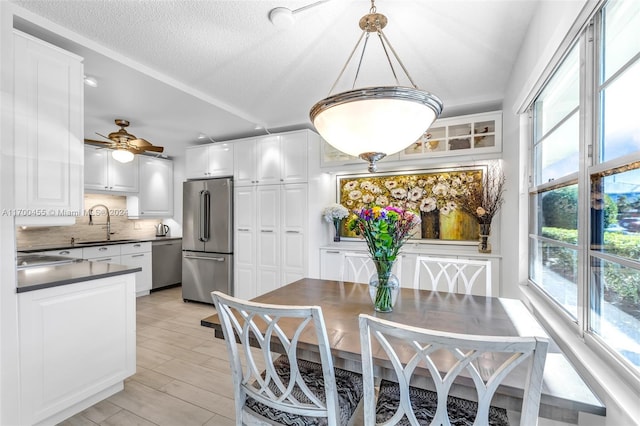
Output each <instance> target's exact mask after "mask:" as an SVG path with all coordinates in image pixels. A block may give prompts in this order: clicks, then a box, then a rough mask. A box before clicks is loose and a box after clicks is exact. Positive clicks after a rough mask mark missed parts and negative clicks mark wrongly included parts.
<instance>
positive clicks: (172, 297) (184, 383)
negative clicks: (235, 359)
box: [60, 287, 235, 426]
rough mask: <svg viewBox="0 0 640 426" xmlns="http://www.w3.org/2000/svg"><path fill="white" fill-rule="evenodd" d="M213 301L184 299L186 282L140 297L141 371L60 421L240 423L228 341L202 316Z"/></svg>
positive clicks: (175, 425) (124, 425) (169, 425)
mask: <svg viewBox="0 0 640 426" xmlns="http://www.w3.org/2000/svg"><path fill="white" fill-rule="evenodd" d="M213 313H215V310H214V308H213V306H209V305H205V304H199V303H184V302H183V301H182V294H181V289H180V287H174V288H170V289H167V290H161V291H157V292H154V293H151V294H150V295H149V296H143V297H138V298H137V372H136V374H135V375H134V376H132V377H130V378H128V379H127V380H126V381H125V385H124V390H123V391H121V392H119V393H117V394H115V395H113V396H111V397H110V398H107V399H105V400H104V401H101V402H99V403H97V404H95V405H94V406H92V407H89V408H88V409H86V410H84V411H82V412H81V413H78V414H76V415H75V416H73V417H71V418H69V419H67V420H65V421H64V422H62V423H61V424H60V425H64V426H72V425H87V426H91V425H114V426H129V425H139V426H147V425H166V426H189V425H198V426H202V425H205V426H226V425H235V420H234V419H235V415H234V408H233V383H232V379H231V374H230V369H229V362H228V360H227V352H226V348H225V346H224V341H222V340H219V339H214V337H213V331H212V330H211V329H208V328H204V327H202V326H201V325H200V320H201V319H202V318H204V317H207V316H209V315H211V314H213Z"/></svg>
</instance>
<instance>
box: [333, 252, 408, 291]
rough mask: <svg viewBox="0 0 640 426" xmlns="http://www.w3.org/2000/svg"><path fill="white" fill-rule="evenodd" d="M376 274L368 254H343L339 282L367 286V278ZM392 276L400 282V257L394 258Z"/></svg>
mask: <svg viewBox="0 0 640 426" xmlns="http://www.w3.org/2000/svg"><path fill="white" fill-rule="evenodd" d="M375 272H376V266H375V264H374V263H373V260H372V259H371V255H369V254H368V253H357V252H344V253H342V262H341V264H340V280H342V281H347V280H348V281H351V282H354V283H361V284H367V283H369V278H371V276H372V275H373V274H374V273H375ZM392 272H393V274H394V275H395V276H396V277H398V281H401V280H402V256H401V255H400V256H398V257H397V258H396V261H395V263H394V264H393V270H392Z"/></svg>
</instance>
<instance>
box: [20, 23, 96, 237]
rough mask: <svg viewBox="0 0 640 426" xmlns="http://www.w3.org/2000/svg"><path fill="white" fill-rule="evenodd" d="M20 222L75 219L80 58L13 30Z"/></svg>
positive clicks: (79, 181)
mask: <svg viewBox="0 0 640 426" xmlns="http://www.w3.org/2000/svg"><path fill="white" fill-rule="evenodd" d="M14 52H15V54H14V59H15V63H14V66H15V72H14V87H13V90H14V107H15V114H14V117H15V118H14V136H15V139H14V140H15V143H14V154H15V163H14V166H15V172H14V173H15V207H16V212H22V214H21V215H20V214H19V215H18V217H17V218H16V223H17V224H19V225H29V224H31V225H47V224H49V225H63V224H73V223H75V217H74V216H73V215H74V213H75V214H77V213H78V212H80V211H81V209H82V197H83V191H82V188H83V185H82V178H83V176H82V175H83V145H84V143H83V139H84V137H83V135H84V133H83V127H84V124H83V119H84V118H83V114H84V100H83V95H84V92H83V86H82V79H83V65H82V58H80V57H79V56H76V55H74V54H72V53H69V52H67V51H65V50H62V49H60V48H58V47H55V46H52V45H50V44H48V43H45V42H43V41H41V40H38V39H36V38H34V37H31V36H29V35H26V34H23V33H21V32H19V31H14Z"/></svg>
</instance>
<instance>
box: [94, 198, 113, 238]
mask: <svg viewBox="0 0 640 426" xmlns="http://www.w3.org/2000/svg"><path fill="white" fill-rule="evenodd" d="M96 207H102V208H104V210H105V211H106V212H107V241H109V240H110V239H111V215H110V214H109V207H107V206H105V205H104V204H96V205H95V206H93V207H91V208H90V209H89V225H93V209H95V208H96Z"/></svg>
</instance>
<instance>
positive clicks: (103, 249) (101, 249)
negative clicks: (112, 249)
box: [98, 247, 109, 251]
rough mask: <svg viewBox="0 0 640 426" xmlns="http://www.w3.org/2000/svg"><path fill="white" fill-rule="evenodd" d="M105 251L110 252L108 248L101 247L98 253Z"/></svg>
mask: <svg viewBox="0 0 640 426" xmlns="http://www.w3.org/2000/svg"><path fill="white" fill-rule="evenodd" d="M105 250H109V249H108V248H106V247H100V248H99V249H98V251H105Z"/></svg>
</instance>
